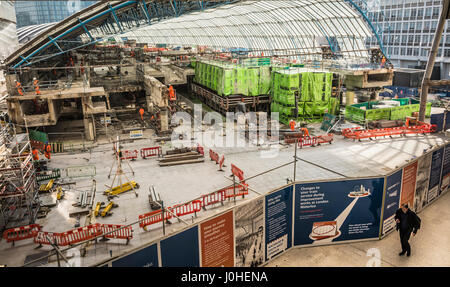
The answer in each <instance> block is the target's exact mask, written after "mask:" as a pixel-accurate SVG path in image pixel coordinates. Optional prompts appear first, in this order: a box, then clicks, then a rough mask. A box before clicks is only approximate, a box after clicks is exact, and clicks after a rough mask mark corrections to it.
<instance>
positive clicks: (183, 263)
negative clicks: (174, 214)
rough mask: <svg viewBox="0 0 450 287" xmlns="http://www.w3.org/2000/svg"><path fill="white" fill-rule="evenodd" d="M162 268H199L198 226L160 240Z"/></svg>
mask: <svg viewBox="0 0 450 287" xmlns="http://www.w3.org/2000/svg"><path fill="white" fill-rule="evenodd" d="M160 246H161V263H162V266H164V267H200V261H199V247H198V246H199V244H198V226H194V227H192V228H190V229H187V230H185V231H183V232H180V233H178V234H175V235H173V236H171V237H168V238H166V239H163V240H161V242H160Z"/></svg>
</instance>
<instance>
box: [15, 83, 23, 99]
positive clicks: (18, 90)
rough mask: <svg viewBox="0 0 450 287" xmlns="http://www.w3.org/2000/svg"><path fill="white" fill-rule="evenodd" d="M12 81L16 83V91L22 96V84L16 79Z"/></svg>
mask: <svg viewBox="0 0 450 287" xmlns="http://www.w3.org/2000/svg"><path fill="white" fill-rule="evenodd" d="M14 82H15V83H16V88H17V92H18V93H19V95H21V96H23V88H22V84H21V83H20V82H19V81H17V80H14Z"/></svg>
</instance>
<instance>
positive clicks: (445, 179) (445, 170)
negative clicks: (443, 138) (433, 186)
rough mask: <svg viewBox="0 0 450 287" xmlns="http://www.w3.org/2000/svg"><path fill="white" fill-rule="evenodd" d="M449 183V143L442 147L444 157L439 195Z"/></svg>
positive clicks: (445, 189) (446, 188)
mask: <svg viewBox="0 0 450 287" xmlns="http://www.w3.org/2000/svg"><path fill="white" fill-rule="evenodd" d="M449 184H450V144H447V145H446V146H445V149H444V159H443V162H442V175H441V191H440V194H439V195H442V194H443V193H445V192H447V190H448V186H449Z"/></svg>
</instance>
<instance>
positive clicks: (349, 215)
mask: <svg viewBox="0 0 450 287" xmlns="http://www.w3.org/2000/svg"><path fill="white" fill-rule="evenodd" d="M383 188H384V178H369V179H357V180H342V181H333V182H317V183H304V184H296V185H295V208H294V245H306V244H330V243H333V242H336V241H346V240H358V239H366V238H377V237H378V236H379V231H380V217H381V207H382V206H381V205H382V200H383Z"/></svg>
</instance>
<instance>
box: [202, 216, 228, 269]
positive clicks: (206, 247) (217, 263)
mask: <svg viewBox="0 0 450 287" xmlns="http://www.w3.org/2000/svg"><path fill="white" fill-rule="evenodd" d="M200 242H201V258H202V259H201V262H202V264H201V266H202V267H233V266H234V235H233V211H229V212H227V213H225V214H222V215H220V216H217V217H215V218H213V219H211V220H208V221H206V222H204V223H201V224H200Z"/></svg>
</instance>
